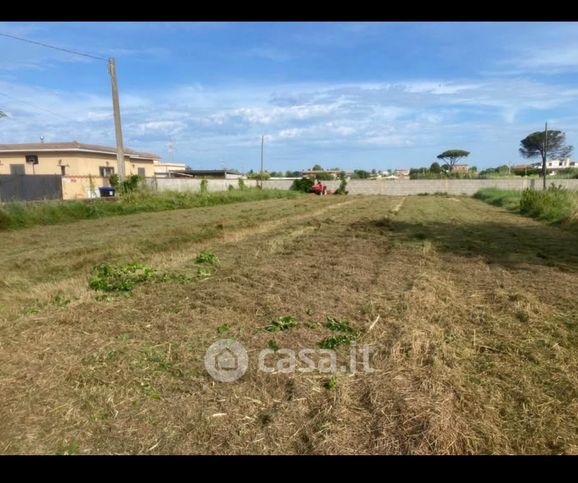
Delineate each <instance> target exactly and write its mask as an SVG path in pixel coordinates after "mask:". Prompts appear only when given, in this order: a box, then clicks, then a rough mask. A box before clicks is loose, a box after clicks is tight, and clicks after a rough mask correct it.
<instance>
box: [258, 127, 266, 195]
mask: <svg viewBox="0 0 578 483" xmlns="http://www.w3.org/2000/svg"><path fill="white" fill-rule="evenodd" d="M264 141H265V136H261V176H260V178H261V180H260V182H259V188H260V189H263V143H264Z"/></svg>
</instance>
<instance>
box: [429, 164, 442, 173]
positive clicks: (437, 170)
mask: <svg viewBox="0 0 578 483" xmlns="http://www.w3.org/2000/svg"><path fill="white" fill-rule="evenodd" d="M429 170H430V171H431V172H432V173H435V174H440V173H441V172H442V167H441V166H440V163H438V162H437V161H434V162H433V163H432V164H431V166H430V167H429Z"/></svg>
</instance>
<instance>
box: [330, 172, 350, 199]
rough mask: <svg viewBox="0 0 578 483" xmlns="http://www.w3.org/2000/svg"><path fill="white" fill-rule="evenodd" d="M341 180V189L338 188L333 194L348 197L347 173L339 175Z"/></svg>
mask: <svg viewBox="0 0 578 483" xmlns="http://www.w3.org/2000/svg"><path fill="white" fill-rule="evenodd" d="M339 179H340V180H341V183H339V188H337V189H336V190H335V192H334V193H333V194H334V195H346V194H347V193H348V191H347V179H346V174H345V171H341V173H339Z"/></svg>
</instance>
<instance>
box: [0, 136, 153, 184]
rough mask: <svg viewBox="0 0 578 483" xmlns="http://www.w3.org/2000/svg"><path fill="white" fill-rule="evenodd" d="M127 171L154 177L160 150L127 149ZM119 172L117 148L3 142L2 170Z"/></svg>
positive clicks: (100, 174) (0, 149) (0, 150)
mask: <svg viewBox="0 0 578 483" xmlns="http://www.w3.org/2000/svg"><path fill="white" fill-rule="evenodd" d="M124 160H125V173H126V175H127V176H129V175H133V174H137V175H139V176H144V177H153V176H154V174H155V168H154V164H155V162H158V161H160V157H159V156H157V155H156V154H152V153H145V152H139V151H134V150H133V149H129V148H125V149H124ZM115 172H116V148H111V147H108V146H98V145H96V144H84V143H79V142H78V141H72V142H63V143H30V144H0V174H25V175H32V174H60V175H63V176H64V175H65V176H96V177H103V178H104V177H108V176H110V175H111V174H114V173H115Z"/></svg>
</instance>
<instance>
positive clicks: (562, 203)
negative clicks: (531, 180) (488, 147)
mask: <svg viewBox="0 0 578 483" xmlns="http://www.w3.org/2000/svg"><path fill="white" fill-rule="evenodd" d="M474 198H477V199H479V200H482V201H485V202H486V203H489V204H492V205H495V206H501V207H504V208H506V209H509V210H512V211H517V212H519V213H521V214H523V215H526V216H530V217H532V218H537V219H539V220H544V221H548V222H551V223H560V222H564V221H568V220H570V219H571V218H573V217H574V216H575V214H576V211H577V207H578V193H576V192H574V191H570V190H567V189H565V188H563V187H561V186H554V185H551V186H550V187H549V188H548V189H546V190H536V189H525V190H523V191H516V190H501V189H498V188H483V189H481V190H479V191H478V192H477V193H476V194H475V195H474Z"/></svg>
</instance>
